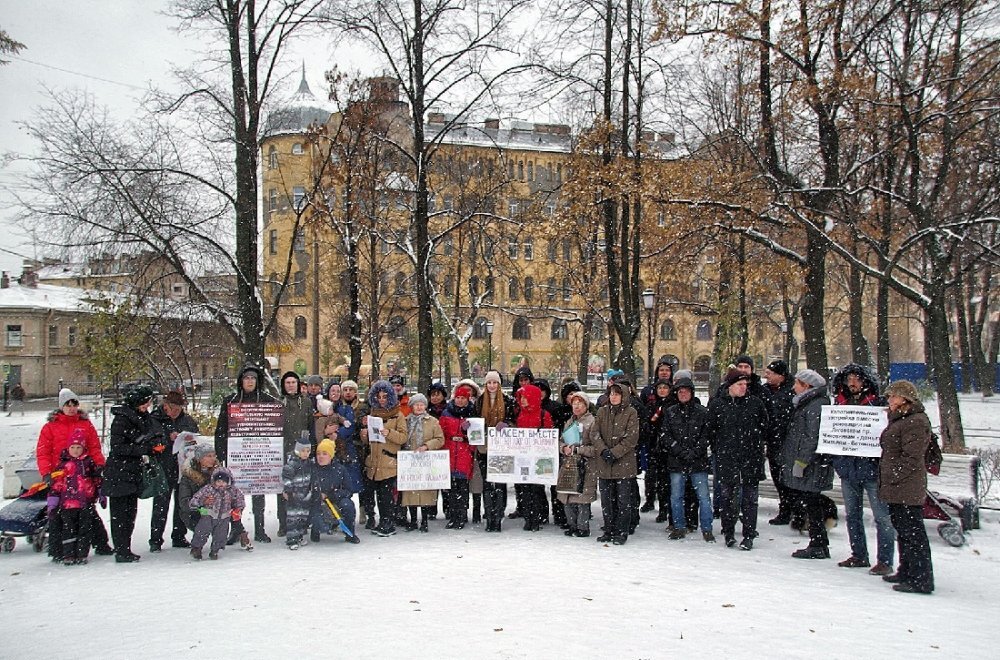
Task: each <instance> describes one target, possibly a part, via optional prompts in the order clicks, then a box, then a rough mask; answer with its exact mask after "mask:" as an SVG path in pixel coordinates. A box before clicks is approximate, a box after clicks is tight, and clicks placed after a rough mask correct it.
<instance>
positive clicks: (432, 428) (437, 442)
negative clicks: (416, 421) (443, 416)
mask: <svg viewBox="0 0 1000 660" xmlns="http://www.w3.org/2000/svg"><path fill="white" fill-rule="evenodd" d="M392 428H393V432H394V434H401V435H402V436H403V437H404V438H406V441H405V442H404V444H403V446H402V447H401V449H402V450H403V451H416V450H417V449H419V448H420V447H427V449H428V450H434V449H441V447H443V446H444V433H443V432H442V431H441V424H440V423H438V421H437V420H436V419H434V417H432V416H431V415H429V414H427V413H424V438H423V441H422V442H421V443H420V444H419V445H417V444H416V440H415V439H414V438H411V437H410V436H409V433H408V431H407V426H406V417H404V416H403V415H399V416H398V417H394V418H393V419H392ZM402 495H403V499H402V505H403V506H434V505H435V504H437V498H438V492H437V491H436V490H404V491H402Z"/></svg>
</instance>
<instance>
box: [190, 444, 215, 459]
mask: <svg viewBox="0 0 1000 660" xmlns="http://www.w3.org/2000/svg"><path fill="white" fill-rule="evenodd" d="M214 453H215V447H213V446H212V445H210V444H208V443H205V442H202V443H200V444H197V445H195V446H194V457H195V458H196V459H197V460H199V461H200V460H201V459H203V458H205V457H206V456H208V455H209V454H214Z"/></svg>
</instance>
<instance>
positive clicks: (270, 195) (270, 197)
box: [267, 188, 278, 213]
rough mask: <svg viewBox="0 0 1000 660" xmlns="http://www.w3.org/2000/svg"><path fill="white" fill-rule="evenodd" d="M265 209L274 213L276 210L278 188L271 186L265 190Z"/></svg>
mask: <svg viewBox="0 0 1000 660" xmlns="http://www.w3.org/2000/svg"><path fill="white" fill-rule="evenodd" d="M267 210H268V212H270V213H274V212H275V211H277V210H278V189H277V188H271V189H270V190H269V191H268V192H267Z"/></svg>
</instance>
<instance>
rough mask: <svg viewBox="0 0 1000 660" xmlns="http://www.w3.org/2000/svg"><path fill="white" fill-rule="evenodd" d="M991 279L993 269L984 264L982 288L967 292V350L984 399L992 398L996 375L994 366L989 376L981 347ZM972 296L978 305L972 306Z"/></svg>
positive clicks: (987, 312)
mask: <svg viewBox="0 0 1000 660" xmlns="http://www.w3.org/2000/svg"><path fill="white" fill-rule="evenodd" d="M992 279H993V267H992V265H991V264H986V265H985V266H984V267H983V277H982V286H981V287H980V288H979V289H978V290H976V288H975V287H971V288H970V291H969V294H970V295H969V298H968V299H969V302H968V305H969V349H970V351H971V352H972V366H973V369H974V370H975V374H976V383H977V384H978V386H979V390H980V391H981V392H982V393H983V396H984V397H988V396H993V378H994V375H995V373H996V366H995V365H994V366H993V374H990V369H989V366H990V365H988V364H987V362H986V351H985V347H984V346H983V329H984V327H985V325H986V324H987V323H988V322H989V318H990V302H991V297H990V282H991V281H992ZM974 296H978V297H979V303H978V305H977V304H974V303H973V302H972V299H973V297H974Z"/></svg>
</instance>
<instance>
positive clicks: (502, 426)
mask: <svg viewBox="0 0 1000 660" xmlns="http://www.w3.org/2000/svg"><path fill="white" fill-rule="evenodd" d="M493 428H495V429H496V430H497V431H498V432H499V431H503V430H504V429H505V428H507V422H497V425H496V426H494V427H493Z"/></svg>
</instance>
